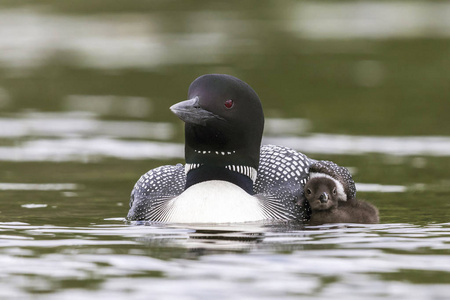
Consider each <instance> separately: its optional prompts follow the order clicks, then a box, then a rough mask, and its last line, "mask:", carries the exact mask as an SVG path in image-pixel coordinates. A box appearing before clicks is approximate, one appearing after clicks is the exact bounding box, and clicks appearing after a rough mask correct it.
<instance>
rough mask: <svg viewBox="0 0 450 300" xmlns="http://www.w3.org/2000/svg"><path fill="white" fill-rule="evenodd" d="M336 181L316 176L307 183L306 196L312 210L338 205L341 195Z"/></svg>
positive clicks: (326, 208)
mask: <svg viewBox="0 0 450 300" xmlns="http://www.w3.org/2000/svg"><path fill="white" fill-rule="evenodd" d="M337 190H338V188H337V186H336V183H335V181H333V180H332V179H330V178H326V177H314V178H311V179H310V180H308V182H307V183H306V185H305V188H304V191H305V197H306V200H308V202H309V205H310V206H311V209H312V211H313V212H314V211H318V210H328V209H331V208H334V207H337V206H338V202H339V196H338V191H337Z"/></svg>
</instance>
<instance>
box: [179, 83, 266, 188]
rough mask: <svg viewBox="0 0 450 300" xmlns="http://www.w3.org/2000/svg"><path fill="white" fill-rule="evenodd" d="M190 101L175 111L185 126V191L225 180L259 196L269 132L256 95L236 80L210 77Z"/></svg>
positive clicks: (194, 90) (192, 89)
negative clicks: (257, 188) (264, 142)
mask: <svg viewBox="0 0 450 300" xmlns="http://www.w3.org/2000/svg"><path fill="white" fill-rule="evenodd" d="M188 98H189V100H186V101H183V102H180V103H177V104H175V105H173V106H172V107H171V108H170V109H171V110H172V112H174V113H175V114H176V115H177V116H178V117H179V118H180V119H181V120H183V121H184V122H185V159H186V173H187V178H186V187H185V188H186V189H187V188H189V187H190V186H192V185H195V184H197V183H200V182H204V181H208V180H223V181H228V182H231V183H234V184H236V185H238V186H240V187H241V188H242V189H244V190H245V191H246V192H247V193H249V194H253V188H252V187H253V182H254V181H255V179H256V172H257V171H256V170H257V169H258V165H259V155H260V146H261V138H262V133H263V128H264V115H263V110H262V105H261V101H260V100H259V97H258V95H257V94H256V92H255V91H254V90H253V89H252V88H251V87H250V86H249V85H248V84H246V83H245V82H243V81H241V80H239V79H238V78H235V77H233V76H230V75H222V74H208V75H203V76H201V77H199V78H197V79H196V80H194V81H193V82H192V84H191V85H190V87H189V91H188Z"/></svg>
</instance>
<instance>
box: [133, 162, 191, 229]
mask: <svg viewBox="0 0 450 300" xmlns="http://www.w3.org/2000/svg"><path fill="white" fill-rule="evenodd" d="M185 184H186V175H185V172H184V166H183V165H182V164H177V165H176V166H171V165H167V166H161V167H158V168H156V169H152V170H150V171H148V172H147V173H145V174H144V175H142V176H141V178H140V179H139V180H138V181H137V182H136V184H135V186H134V188H133V191H132V192H131V196H130V210H129V212H128V216H127V219H129V220H135V221H139V220H145V221H149V220H151V221H162V220H159V218H158V216H160V215H161V212H162V211H161V210H162V209H163V208H164V207H165V206H164V204H165V203H166V202H167V201H168V200H170V199H172V198H173V197H176V196H178V195H179V194H181V193H182V192H183V191H184V186H185Z"/></svg>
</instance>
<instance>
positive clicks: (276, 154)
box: [127, 74, 313, 223]
mask: <svg viewBox="0 0 450 300" xmlns="http://www.w3.org/2000/svg"><path fill="white" fill-rule="evenodd" d="M188 99H189V100H186V101H182V102H180V103H177V104H175V105H173V106H172V107H171V108H170V109H171V110H172V112H174V113H175V114H176V115H177V116H178V117H179V118H180V119H181V120H183V121H184V122H185V160H186V164H185V165H184V166H183V165H181V164H177V165H175V166H173V165H168V166H161V167H158V168H156V169H153V170H150V171H149V172H147V173H146V174H144V175H143V176H142V177H141V178H140V179H139V180H138V182H137V183H136V185H135V187H134V189H133V191H132V193H131V201H130V210H129V212H128V216H127V218H128V220H145V221H154V222H164V223H232V222H249V221H263V220H304V219H306V218H307V215H306V213H307V212H306V210H305V209H304V208H303V207H301V206H299V205H297V201H298V199H299V197H300V196H301V195H302V192H303V185H304V184H305V183H306V180H307V178H308V174H309V170H308V169H309V165H310V164H311V162H312V161H313V160H310V159H309V158H308V157H306V156H305V155H303V154H301V153H298V152H296V151H294V150H292V149H289V148H286V147H281V146H273V145H267V146H263V147H261V139H262V133H263V127H264V115H263V110H262V105H261V102H260V100H259V97H258V95H257V94H256V93H255V91H254V90H253V89H252V88H251V87H250V86H249V85H247V84H246V83H245V82H243V81H241V80H239V79H237V78H235V77H233V76H230V75H223V74H208V75H203V76H201V77H199V78H197V79H196V80H194V81H193V82H192V84H191V85H190V87H189V91H188Z"/></svg>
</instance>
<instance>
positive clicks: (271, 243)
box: [0, 0, 450, 299]
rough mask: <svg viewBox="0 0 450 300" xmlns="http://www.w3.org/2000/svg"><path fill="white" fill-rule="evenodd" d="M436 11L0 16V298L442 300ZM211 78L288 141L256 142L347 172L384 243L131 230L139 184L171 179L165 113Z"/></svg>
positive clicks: (269, 232)
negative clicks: (233, 90)
mask: <svg viewBox="0 0 450 300" xmlns="http://www.w3.org/2000/svg"><path fill="white" fill-rule="evenodd" d="M402 5H404V6H402ZM409 5H411V7H413V8H414V9H413V10H408V9H407V8H408V7H410V6H409ZM448 7H450V3H449V2H446V1H442V2H420V1H416V2H408V1H400V2H395V3H389V2H369V3H366V2H358V1H350V2H341V1H339V2H324V3H322V4H315V3H314V2H306V1H283V2H274V1H245V2H244V3H242V1H231V2H230V1H228V2H221V1H132V2H130V1H106V0H103V1H95V3H91V1H76V2H70V3H69V2H66V1H63V2H61V1H51V0H48V1H40V2H39V3H36V2H35V1H21V3H20V4H18V3H16V2H15V1H1V2H0V23H2V25H1V26H0V27H1V29H0V165H1V168H0V263H1V265H2V270H1V271H0V298H2V299H30V298H36V299H66V298H67V299H86V298H87V299H89V298H93V297H98V298H102V299H106V298H107V299H124V298H126V297H134V298H136V299H211V298H215V299H256V298H258V299H261V298H263V299H295V298H299V297H301V298H305V299H329V298H331V297H333V298H338V299H361V298H364V299H446V296H447V295H448V293H449V292H450V288H449V287H448V283H449V282H450V280H449V278H450V268H449V267H448V266H449V265H450V261H449V256H448V255H449V249H450V231H449V228H450V227H449V220H450V201H449V200H450V171H449V170H450V168H449V166H450V146H449V145H450V142H449V140H450V119H449V117H448V115H449V111H450V101H449V99H448V94H449V93H448V91H449V88H448V83H449V82H450V56H449V55H448V54H449V53H450V40H449V38H448V37H449V34H448V33H449V32H450V27H449V26H448V22H447V21H446V20H447V19H448V18H449V17H450V16H449V15H448V13H447V12H448V11H450V9H449V8H448ZM388 11H389V12H393V13H392V14H393V16H390V14H388V13H386V12H388ZM399 12H403V14H404V15H403V17H404V18H403V19H404V21H403V22H399V23H397V22H395V21H396V20H397V19H398V18H400V17H398V18H397V17H396V15H395V14H398V13H399ZM345 20H347V21H345ZM348 20H350V21H352V20H353V21H352V22H353V23H351V22H350V21H348ZM345 22H350V23H349V24H350V25H352V26H348V24H347V23H345ZM367 22H368V23H367ZM346 24H347V25H346ZM405 24H406V25H405ZM408 24H409V25H408ZM369 25H370V26H369ZM205 73H227V74H231V75H234V76H237V77H239V78H241V79H242V80H244V81H246V82H247V83H249V84H250V85H251V86H252V87H253V88H254V89H255V90H256V91H257V93H258V94H259V96H260V98H261V100H262V102H263V107H264V111H265V116H266V118H267V126H266V129H268V126H269V125H270V123H271V120H272V124H273V120H276V119H282V120H286V121H288V122H290V121H294V123H290V124H297V125H295V126H298V127H296V128H295V129H292V128H287V129H286V128H284V129H283V128H275V130H273V129H271V130H266V135H265V139H266V140H267V141H270V142H271V141H277V143H278V142H279V143H280V144H281V145H283V143H284V142H285V141H289V143H292V146H293V147H294V148H295V149H296V150H298V151H302V152H305V154H307V155H308V156H310V157H312V158H315V159H326V160H333V161H335V162H336V163H338V164H339V165H343V166H346V167H349V168H350V170H351V171H352V173H353V177H354V179H355V181H356V182H357V183H358V184H361V185H360V186H361V187H362V188H361V190H359V191H358V197H359V198H362V199H366V200H367V201H370V202H371V203H373V204H374V205H376V206H377V207H378V208H379V210H380V224H379V225H370V226H365V225H342V224H340V225H329V226H319V227H307V228H301V227H296V226H294V227H276V226H274V227H265V226H260V225H254V224H253V225H242V226H238V225H235V226H229V227H225V228H223V227H221V226H219V227H218V226H209V227H207V228H198V227H195V228H193V227H189V226H184V227H183V226H181V227H180V226H135V225H133V224H131V225H130V224H127V223H125V222H124V220H123V218H124V217H125V216H126V214H127V211H128V201H129V195H130V192H131V189H132V187H133V185H134V183H135V182H136V180H137V179H138V178H139V177H140V176H141V175H142V174H143V173H145V172H146V171H148V170H149V169H151V168H154V167H157V166H160V165H164V164H175V163H178V162H183V159H182V157H181V156H182V152H180V151H179V149H182V148H180V147H182V143H183V127H182V124H181V122H180V121H179V120H178V119H177V118H176V117H175V116H173V115H172V114H171V113H170V111H169V109H168V107H169V106H170V105H172V104H173V103H176V102H179V101H181V100H184V99H185V98H186V94H187V88H188V86H189V84H190V83H191V82H192V81H193V80H194V79H195V78H196V77H197V76H199V75H202V74H205ZM298 119H301V120H300V123H295V121H296V120H297V121H299V120H298ZM161 124H162V125H161ZM298 124H306V125H305V126H304V127H302V126H300V125H298ZM150 126H159V127H150ZM149 128H153V129H149ZM321 134H327V135H326V136H325V137H329V139H327V138H325V141H322V140H321V142H320V143H319V142H318V139H319V138H320V137H321ZM366 138H367V139H366ZM430 138H436V140H430ZM360 141H362V142H361V143H362V144H363V145H362V146H361V145H360V144H359V142H360ZM161 143H162V144H161ZM316 143H317V144H316ZM155 145H159V146H161V145H163V146H164V147H165V148H161V149H163V150H160V148H157V149H156V150H155V148H152V147H155ZM285 145H286V144H285ZM288 146H291V144H289V145H288ZM356 148H357V149H356ZM158 149H159V150H158ZM330 149H331V150H333V151H330ZM339 149H341V150H339ZM342 149H343V150H342ZM361 149H362V150H361ZM405 150H408V151H406V152H405ZM180 153H181V154H180ZM162 154H165V155H166V156H163V157H162V156H161V155H162ZM368 184H377V185H378V188H373V187H372V188H368ZM392 187H393V188H394V190H395V189H396V191H395V192H392V190H391V189H390V188H392Z"/></svg>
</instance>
